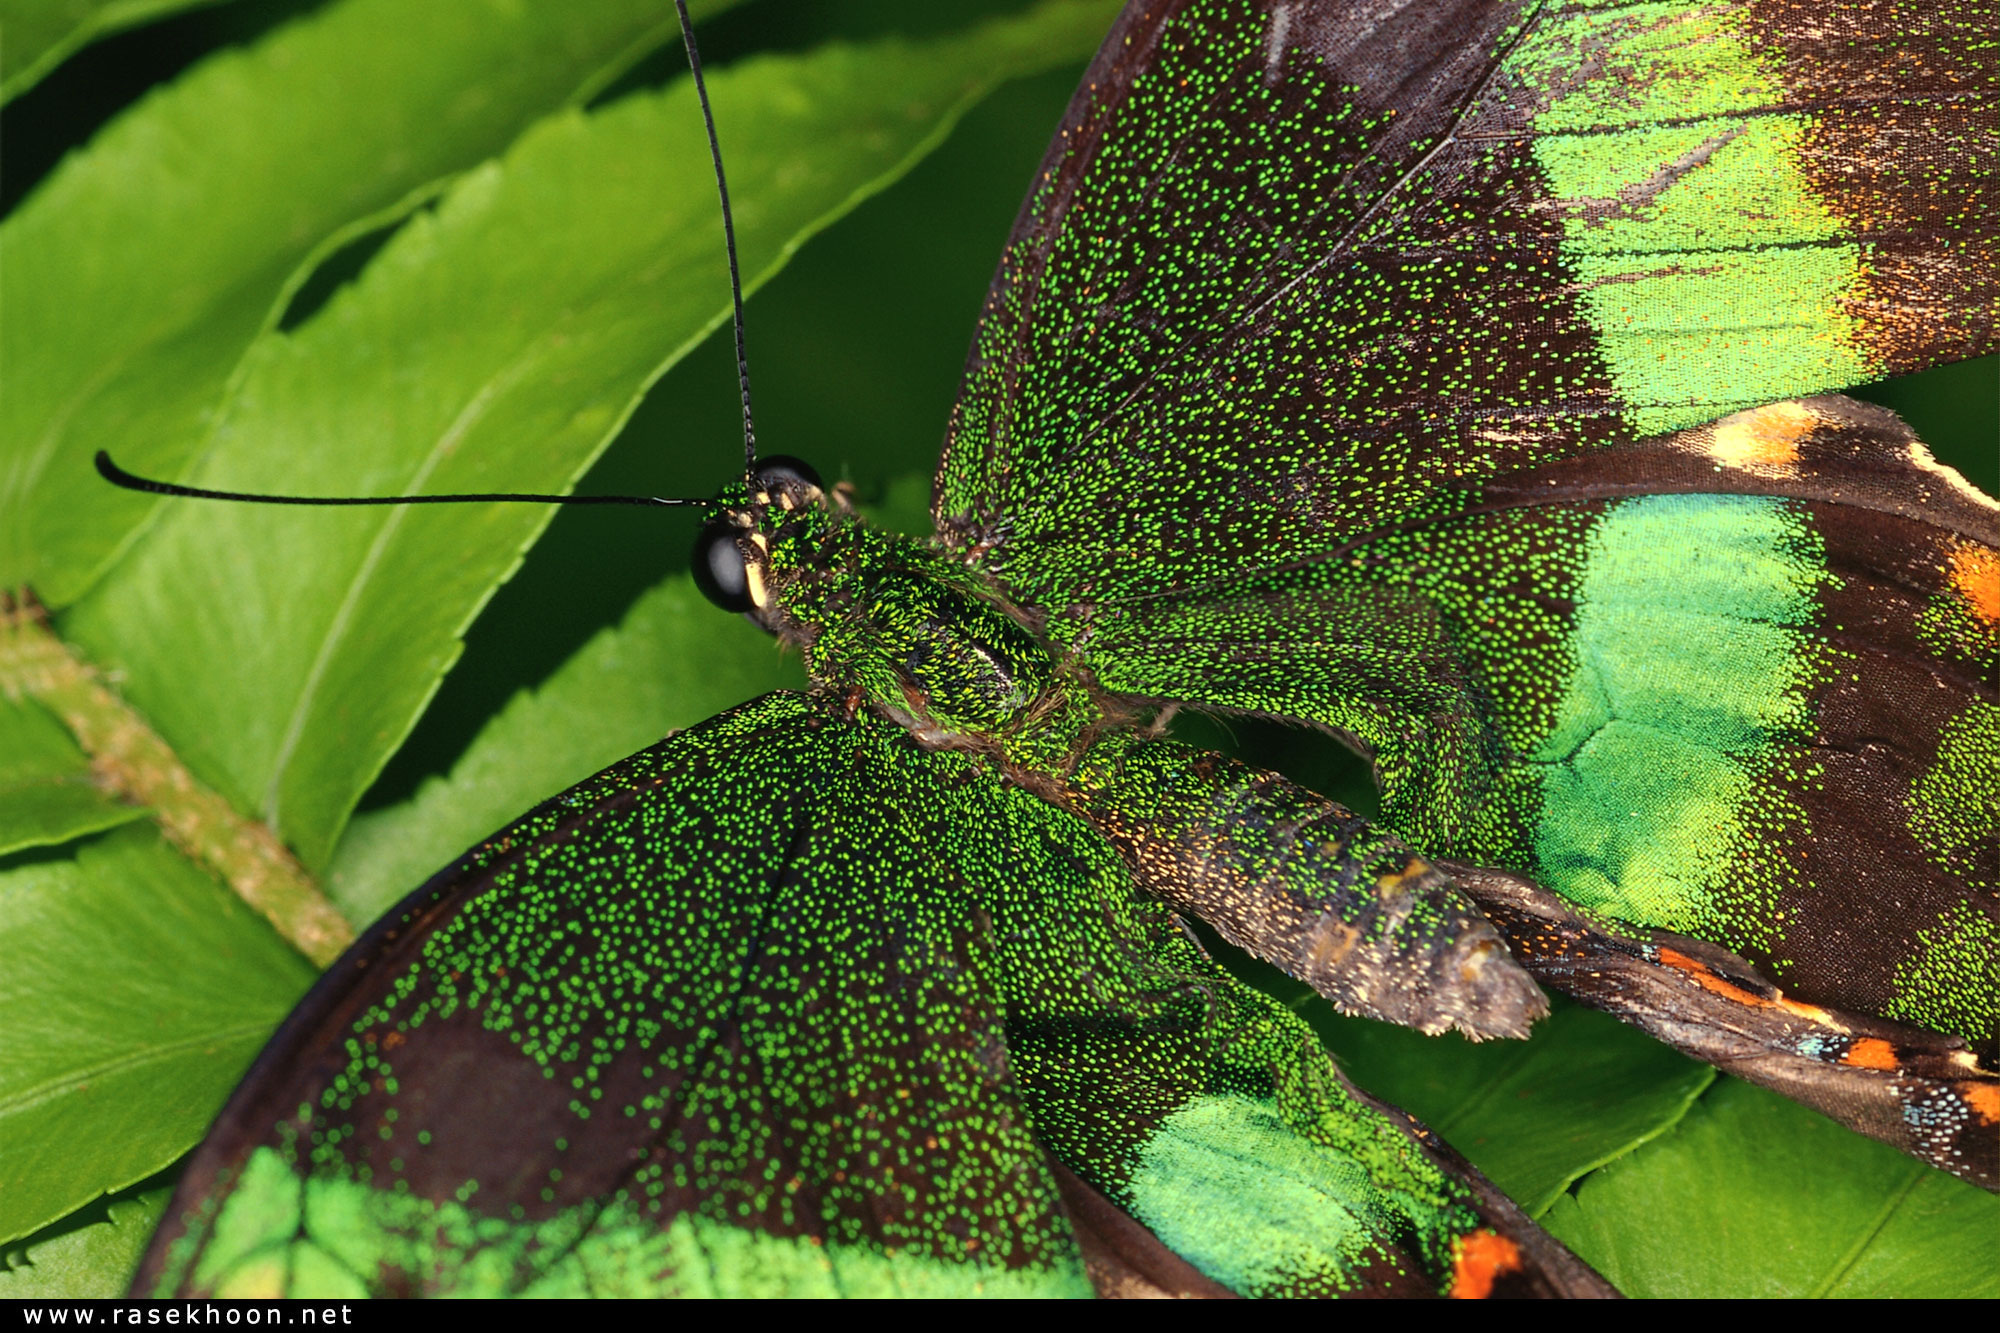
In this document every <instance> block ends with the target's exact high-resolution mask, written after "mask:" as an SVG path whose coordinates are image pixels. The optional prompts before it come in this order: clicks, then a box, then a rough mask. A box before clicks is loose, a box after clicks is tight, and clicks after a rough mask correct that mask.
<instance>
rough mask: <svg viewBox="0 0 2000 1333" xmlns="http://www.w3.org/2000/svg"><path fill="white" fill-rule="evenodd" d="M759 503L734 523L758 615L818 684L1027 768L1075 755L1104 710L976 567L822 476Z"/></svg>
mask: <svg viewBox="0 0 2000 1333" xmlns="http://www.w3.org/2000/svg"><path fill="white" fill-rule="evenodd" d="M750 501H751V502H750V503H749V504H746V505H745V506H744V507H743V508H741V509H736V510H732V511H731V513H730V517H729V521H731V522H732V523H734V524H736V525H737V526H738V527H739V528H740V529H741V538H740V540H739V543H738V549H739V550H741V551H742V553H743V555H744V557H745V564H746V569H747V570H749V571H750V572H749V575H748V579H747V584H748V591H749V595H750V598H751V600H752V601H753V603H754V606H753V609H752V610H751V612H750V615H751V618H752V619H753V620H755V621H756V622H757V623H758V624H760V625H762V626H763V627H764V628H765V629H767V630H769V631H770V632H771V633H773V634H775V635H777V636H778V638H779V639H780V640H781V641H782V642H784V643H786V644H787V645H789V646H792V647H796V648H797V649H798V650H799V651H800V652H801V654H802V655H803V656H804V658H805V663H806V670H807V673H808V675H809V677H810V678H811V681H812V685H813V688H814V690H815V692H816V693H818V694H819V695H821V696H822V697H823V698H826V699H829V700H831V701H833V702H834V703H835V704H836V705H837V706H838V707H840V708H841V710H842V711H844V712H846V713H847V714H849V715H850V716H851V715H853V714H854V713H856V712H858V711H860V710H862V709H866V710H868V711H869V712H872V713H874V714H875V715H877V716H880V717H884V718H887V719H890V720H892V721H894V722H896V723H898V724H899V725H901V726H902V727H904V728H905V729H906V730H908V731H909V733H910V734H911V735H912V736H913V737H914V738H915V739H916V740H917V742H918V743H919V744H921V745H923V746H925V747H926V748H929V749H961V750H977V751H980V752H983V753H987V754H989V755H992V756H993V757H994V758H995V759H997V760H999V761H1001V762H1002V763H1003V764H1005V765H1006V766H1007V767H1008V768H1010V769H1012V770H1014V771H1015V772H1016V773H1017V775H1019V776H1028V777H1032V776H1034V775H1047V776H1049V777H1052V778H1060V777H1061V776H1064V775H1066V774H1067V773H1068V772H1069V771H1070V770H1071V769H1072V768H1073V767H1074V766H1075V763H1076V760H1077V758H1078V757H1079V756H1080V755H1081V753H1082V752H1083V750H1084V749H1085V748H1087V745H1088V743H1089V741H1090V739H1092V738H1093V737H1094V736H1095V734H1096V733H1097V731H1098V730H1099V729H1100V726H1101V723H1102V721H1103V714H1104V709H1103V708H1102V707H1101V705H1100V703H1099V701H1098V700H1097V698H1096V696H1095V694H1094V692H1093V691H1092V690H1091V688H1090V687H1089V685H1088V683H1087V682H1086V681H1085V680H1083V679H1082V678H1080V677H1079V676H1078V675H1077V674H1076V673H1075V672H1074V670H1072V669H1067V668H1066V667H1065V666H1064V665H1063V663H1062V661H1061V659H1060V658H1059V657H1058V656H1057V655H1056V654H1055V653H1053V652H1051V651H1050V649H1049V648H1048V647H1047V646H1046V645H1045V644H1044V643H1043V642H1042V640H1041V639H1040V638H1039V637H1038V636H1037V635H1036V634H1035V633H1034V631H1033V630H1032V629H1031V628H1030V627H1029V626H1028V624H1027V623H1026V621H1025V618H1024V617H1022V616H1021V614H1020V613H1019V612H1018V611H1017V610H1016V609H1014V608H1013V607H1012V606H1010V605H1009V604H1008V603H1007V602H1006V600H1005V599H1004V598H1003V597H1001V596H1000V595H999V594H998V592H997V591H996V590H994V589H992V588H990V587H988V586H987V585H986V584H985V583H984V582H983V581H982V580H981V579H980V578H979V576H978V575H977V573H976V572H974V571H972V570H970V569H968V568H967V567H966V566H965V565H964V564H963V563H962V562H960V561H958V560H955V559H952V558H949V557H947V556H944V555H942V554H940V553H939V552H937V551H936V550H934V549H932V548H931V547H930V546H928V545H926V544H925V543H922V542H919V541H915V540H912V539H910V538H907V537H902V536H899V535H896V534H893V533H888V532H883V531H880V530H877V529H874V528H870V527H868V526H867V525H866V524H864V523H863V522H861V521H860V519H859V518H858V517H857V516H856V515H855V514H854V513H853V512H852V510H851V509H850V508H849V507H848V506H847V504H846V502H845V499H844V498H843V497H841V496H838V495H830V494H827V493H825V492H823V491H821V490H820V489H819V488H818V487H816V486H815V487H812V488H810V490H809V491H806V492H805V493H792V494H783V493H777V492H766V493H763V494H762V496H761V502H759V501H760V497H759V496H752V497H750Z"/></svg>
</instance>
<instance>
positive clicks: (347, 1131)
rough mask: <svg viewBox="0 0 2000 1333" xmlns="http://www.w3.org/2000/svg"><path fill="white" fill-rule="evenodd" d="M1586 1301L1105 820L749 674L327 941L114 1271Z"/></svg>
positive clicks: (645, 1288)
mask: <svg viewBox="0 0 2000 1333" xmlns="http://www.w3.org/2000/svg"><path fill="white" fill-rule="evenodd" d="M1093 1283H1095V1284H1096V1286H1098V1287H1100V1288H1102V1289H1105V1290H1114V1291H1122V1292H1130V1291H1135V1290H1136V1291H1148V1292H1153V1291H1160V1290H1167V1291H1175V1292H1187V1293H1190V1294H1202V1293H1208V1294H1221V1293H1226V1292H1230V1291H1234V1292H1240V1293H1244V1294H1262V1293H1271V1294H1276V1293H1283V1292H1297V1293H1305V1292H1311V1293H1319V1294H1385V1293H1416V1294H1437V1293H1442V1292H1452V1293H1455V1294H1461V1295H1463V1294H1483V1293H1486V1292H1491V1291H1509V1290H1515V1291H1525V1292H1539V1293H1543V1294H1554V1293H1571V1294H1602V1293H1604V1292H1606V1291H1607V1290H1608V1288H1606V1287H1605V1286H1604V1284H1603V1283H1602V1281H1601V1280H1600V1279H1598V1278H1597V1277H1596V1276H1595V1275H1594V1274H1592V1273H1591V1272H1590V1271H1589V1270H1588V1269H1587V1268H1585V1267H1584V1266H1583V1265H1581V1264H1580V1263H1578V1262H1577V1261H1576V1260H1575V1259H1574V1258H1572V1257H1571V1256H1569V1255H1568V1254H1567V1252H1565V1251H1563V1250H1562V1249H1561V1247H1560V1246H1557V1245H1555V1244H1554V1242H1552V1241H1550V1240H1549V1239H1548V1238H1547V1237H1546V1236H1543V1235H1542V1234H1541V1233H1540V1232H1539V1231H1538V1230H1537V1229H1536V1228H1535V1227H1534V1226H1533V1225H1532V1224H1531V1223H1529V1222H1528V1221H1527V1220H1526V1218H1525V1217H1523V1216H1522V1215H1521V1214H1520V1213H1519V1211H1518V1210H1516V1209H1514V1208H1513V1206H1512V1205H1511V1204H1509V1203H1507V1202H1506V1200H1505V1199H1504V1198H1503V1197H1502V1196H1500V1195H1499V1194H1498V1193H1497V1191H1494V1190H1493V1188H1492V1187H1491V1186H1490V1185H1488V1184H1487V1183H1486V1182H1484V1181H1483V1180H1481V1179H1479V1178H1478V1176H1477V1175H1476V1174H1475V1173H1473V1172H1471V1171H1470V1169H1469V1168H1466V1167H1465V1166H1464V1165H1463V1163H1462V1162H1459V1161H1458V1160H1457V1159H1455V1158H1452V1157H1451V1156H1450V1155H1449V1154H1448V1153H1446V1152H1444V1151H1442V1150H1441V1149H1439V1148H1438V1147H1437V1146H1436V1145H1435V1144H1433V1143H1432V1142H1430V1141H1429V1140H1428V1139H1427V1138H1426V1137H1425V1136H1424V1134H1423V1133H1422V1131H1421V1129H1420V1128H1419V1127H1416V1126H1414V1125H1413V1124H1412V1123H1411V1122H1409V1121H1408V1120H1407V1119H1406V1118H1404V1117H1402V1116H1400V1115H1399V1114H1396V1113H1393V1112H1389V1111H1387V1110H1386V1109H1384V1108H1380V1107H1378V1106H1377V1105H1376V1104H1374V1103H1372V1102H1369V1101H1368V1100H1366V1099H1365V1098H1363V1097H1361V1096H1359V1095H1358V1094H1356V1093H1354V1092H1353V1091H1352V1090H1351V1089H1348V1088H1347V1087H1346V1085H1345V1084H1344V1082H1343V1081H1342V1080H1341V1079H1340V1077H1339V1075H1338V1074H1337V1073H1336V1072H1335V1071H1334V1069H1333V1067H1332V1065H1331V1063H1330V1062H1329V1061H1328V1060H1327V1058H1326V1056H1325V1054H1324V1053H1323V1052H1322V1051H1321V1050H1320V1049H1319V1047H1318V1044H1317V1043H1316V1041H1315V1040H1314V1039H1313V1037H1312V1035H1311V1033H1310V1032H1309V1030H1307V1029H1306V1028H1305V1027H1304V1025H1303V1024H1301V1023H1300V1022H1299V1021H1298V1020H1297V1019H1296V1018H1295V1017H1294V1016H1293V1015H1292V1014H1291V1013H1290V1012H1289V1011H1288V1010H1285V1009H1284V1008H1283V1007H1282V1006H1280V1005H1278V1004H1277V1003H1276V1002H1275V1001H1272V1000H1270V999H1268V998H1267V997H1265V996H1263V995H1261V994H1259V993H1257V992H1255V991H1252V990H1249V989H1248V988H1246V987H1244V986H1242V985H1241V984H1240V983H1238V982H1236V981H1234V980H1233V979H1232V978H1230V977H1229V976H1228V974H1226V973H1224V972H1222V971H1221V970H1220V969H1218V968H1216V967H1215V966H1214V965H1213V964H1212V963H1210V962H1208V961H1207V959H1206V958H1204V957H1203V956H1202V955H1201V953H1200V951H1199V949H1198V948H1197V947H1196V946H1195V945H1194V944H1193V943H1192V942H1191V940H1190V938H1189V937H1188V936H1187V935H1186V934H1185V933H1184V932H1183V931H1182V930H1181V929H1180V928H1179V926H1178V925H1177V923H1176V922H1175V921H1174V920H1173V919H1172V918H1171V916H1170V915H1169V914H1168V913H1167V912H1166V911H1165V910H1164V909H1163V908H1161V907H1160V906H1159V905H1158V904H1157V903H1155V902H1153V901H1151V900H1150V899H1148V898H1146V897H1145V896H1144V895H1142V894H1140V893H1138V892H1137V891H1136V890H1135V889H1134V888H1133V886H1132V883H1131V880H1130V876H1129V874H1128V873H1127V872H1126V870H1125V867H1124V864H1123V863H1122V862H1121V861H1120V860H1119V858H1118V856H1117V854H1116V853H1115V852H1114V851H1112V849H1111V848H1110V846H1109V845H1108V844H1106V843H1104V842H1103V841H1102V840H1101V839H1100V838H1098V837H1097V836H1096V835H1095V834H1094V833H1092V832H1091V830H1090V829H1089V828H1088V827H1087V826H1086V825H1084V824H1083V823H1082V822H1081V821H1078V820H1076V819H1074V818H1072V817H1071V816H1068V815H1066V814H1064V813H1062V812H1060V811H1058V810H1055V809H1054V808H1053V807H1051V806H1049V805H1048V804H1047V803H1045V802H1043V801H1041V800H1040V799H1039V798H1037V797H1035V796H1032V795H1030V794H1028V793H1026V792H1023V791H1020V790H1019V789H1017V788H1014V787H1011V786H1009V785H1007V784H1005V783H1003V782H1001V781H999V780H998V779H997V778H996V777H995V776H994V775H993V774H992V773H991V772H990V771H989V770H987V769H985V768H984V767H983V766H982V765H981V764H979V763H978V761H976V760H974V759H972V758H970V757H968V756H965V755H958V754H949V753H946V754H937V753H931V752H927V751H924V750H922V749H920V748H918V747H917V746H916V745H915V744H913V743H912V742H911V741H910V740H909V739H908V737H907V736H906V735H905V733H903V732H902V731H901V729H900V728H896V727H894V726H891V725H889V724H885V723H870V722H867V721H866V720H865V719H864V720H861V721H857V722H849V721H846V720H844V719H842V718H841V717H839V716H838V715H837V714H829V713H826V712H823V711H821V710H820V709H819V708H818V707H816V706H815V705H813V704H810V703H808V702H807V701H805V700H804V699H802V698H800V697H798V696H789V695H773V696H769V697H767V698H766V699H764V700H761V701H759V702H757V703H755V704H750V705H746V706H745V707H744V708H742V709H739V710H737V711H735V712H734V713H731V714H726V715H724V716H723V717H721V718H718V719H716V720H714V721H712V722H709V723H706V724H704V725H703V726H701V727H699V728H696V729H694V730H693V731H690V732H687V733H683V734H682V735H680V736H678V737H675V738H673V739H671V740H668V741H665V742H662V743H661V744H660V745H658V746H655V747H654V748H652V749H650V750H647V751H644V752H642V753H640V754H638V755H635V756H633V757H632V758H631V759H629V760H627V761H625V762H624V763H622V764H619V765H617V766H615V767H613V768H611V769H607V770H606V771H605V772H603V773H601V774H599V775H598V776H596V777H594V778H592V779H590V780H589V781H588V782H585V783H583V784H582V785H580V786H579V787H577V788H575V789H573V790H571V791H569V792H567V793H565V794H564V795H562V796H559V797H557V798H555V799H553V800H551V801H549V802H547V803H546V804H544V805H543V806H541V807H539V808H538V809H537V810H535V811H533V812H531V813H530V814H529V815H527V816H526V817H525V818H524V819H523V820H521V821H520V822H519V823H517V824H516V825H514V826H512V827H511V828H509V829H507V830H505V831H503V832H502V833H501V834H499V835H498V836H496V837H495V838H493V839H491V840H489V841H488V842H487V843H485V844H483V845H482V846H480V847H479V848H477V849H475V850H474V851H472V852H471V853H469V854H468V855H467V856H466V857H465V858H464V859H463V860H462V861H461V862H460V863H459V864H458V865H457V866H455V867H453V868H452V869H451V870H449V871H447V872H445V873H444V874H443V875H441V876H439V877H438V878H437V879H436V880H434V881H433V882H432V883H431V884H430V885H428V886H426V887H425V889H423V890H422V891H421V892H420V893H419V894H418V895H416V896H415V897H413V898H412V899H411V900H410V901H409V902H408V903H407V904H405V906H404V907H403V908H402V909H401V910H400V911H399V912H397V913H394V914H392V915H391V917H390V918H389V921H388V923H386V924H385V925H384V926H382V927H381V928H379V929H378V930H377V931H375V932H374V933H373V934H371V936H370V937H369V938H367V939H365V940H363V941H362V942H361V943H360V944H359V945H357V946H356V948H355V950H354V951H353V952H351V953H350V954H349V955H348V956H347V957H346V958H344V959H342V960H341V962H339V963H338V964H336V966H335V968H334V970H333V971H332V973H331V974H330V975H329V978H328V979H327V980H326V981H324V982H323V983H322V986H321V989H320V990H319V991H317V992H316V993H315V995H314V996H313V997H312V998H311V999H310V1000H309V1001H308V1003H307V1004H306V1005H305V1006H303V1007H302V1008H301V1009H300V1011H299V1012H298V1014H297V1015H295V1016H294V1018H293V1019H292V1020H291V1021H290V1022H289V1023H288V1024H287V1025H286V1027H285V1028H284V1029H283V1031H281V1033H280V1034H279V1036H278V1037H277V1039H276V1040H275V1041H274V1042H273V1044H272V1046H271V1047H270V1048H269V1050H267V1051H266V1053H265V1054H264V1056H263V1057H262V1059H261V1060H260V1061H259V1063H258V1065H257V1067H256V1069H255V1070H254V1071H253V1072H252V1074H251V1076H250V1078H249V1079H248V1080H247V1081H246V1083H245V1085H244V1087H243V1088H242V1089H241V1090H240V1091H239V1093H238V1094H237V1096H236V1098H235V1099H234V1100H233V1101H232V1102H231V1104H230V1106H229V1107H228V1108H227V1109H226V1111H225V1112H224V1114H223V1117H222V1119H221V1121H220V1123H219V1125H218V1128H217V1130H216V1131H215V1132H214V1133H213V1134H212V1135H211V1136H210V1138H209V1140H208V1142H207V1143H206V1144H205V1145H204V1147H203V1148H202V1150H201V1151H200V1153H199V1154H198V1156H197V1158H196V1160H195V1161H194V1163H193V1164H192V1165H191V1166H190V1168H189V1170H188V1173H187V1175H186V1177H185V1179H184V1183H183V1185H182V1187H181V1191H180V1193H179V1194H178V1195H177V1197H176V1199H175V1201H174V1203H173V1205H172V1206H171V1208H170V1211H169V1224H168V1226H167V1227H166V1229H165V1230H164V1231H163V1232H162V1235H161V1236H160V1237H159V1238H158V1239H157V1240H156V1241H155V1244H154V1248H153V1251H152V1252H151V1254H150V1256H149V1258H148V1261H147V1263H146V1266H145V1268H144V1270H143V1271H142V1274H141V1279H140V1289H141V1290H145V1291H154V1292H180V1293H195V1294H217V1295H238V1296H240V1295H256V1294H274V1293H281V1292H283V1293H291V1294H312V1295H357V1294H363V1293H374V1294H427V1295H429V1294H446V1293H455V1294H480V1295H500V1294H531V1295H555V1294H574V1295H580V1294H594V1295H617V1294H622V1295H658V1294H735V1295H747V1294H792V1295H803V1294H820V1295H834V1294H848V1295H857V1294H899V1293H900V1294H1024V1295H1025V1294H1034V1295H1064V1294H1069V1295H1081V1294H1088V1293H1089V1292H1090V1291H1091V1290H1092V1287H1093Z"/></svg>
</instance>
